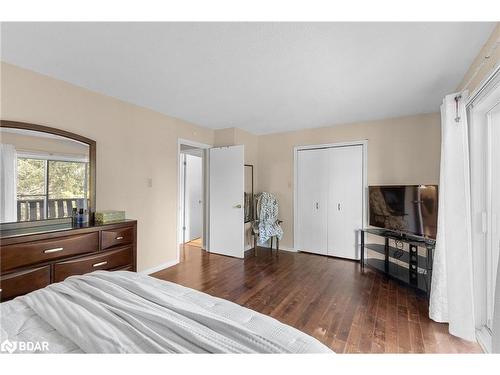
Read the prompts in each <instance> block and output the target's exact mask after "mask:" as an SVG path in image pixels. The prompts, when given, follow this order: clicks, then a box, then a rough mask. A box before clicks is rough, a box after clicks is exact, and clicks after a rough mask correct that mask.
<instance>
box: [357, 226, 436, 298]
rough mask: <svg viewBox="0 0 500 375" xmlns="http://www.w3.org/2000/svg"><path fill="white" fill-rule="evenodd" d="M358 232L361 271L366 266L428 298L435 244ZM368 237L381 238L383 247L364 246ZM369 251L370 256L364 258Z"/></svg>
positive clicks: (421, 239) (406, 236) (396, 235)
mask: <svg viewBox="0 0 500 375" xmlns="http://www.w3.org/2000/svg"><path fill="white" fill-rule="evenodd" d="M360 232H361V260H360V263H361V269H362V270H364V268H365V265H367V266H368V267H370V268H372V269H375V270H377V271H379V272H382V273H384V274H386V275H388V276H389V277H391V278H394V279H396V280H399V281H400V282H403V283H404V284H407V285H409V286H411V287H414V288H416V289H418V290H420V291H422V292H425V293H426V295H427V297H429V295H430V284H431V283H430V282H431V277H432V259H433V255H434V248H435V246H436V241H435V240H433V239H429V238H424V237H419V236H415V235H410V234H404V233H397V232H393V231H390V230H386V229H375V228H368V229H363V230H361V231H360ZM367 234H368V235H373V236H378V237H382V238H384V243H383V244H380V243H366V235H367ZM419 250H420V251H419ZM368 251H370V252H371V253H372V255H373V256H371V257H367V255H368Z"/></svg>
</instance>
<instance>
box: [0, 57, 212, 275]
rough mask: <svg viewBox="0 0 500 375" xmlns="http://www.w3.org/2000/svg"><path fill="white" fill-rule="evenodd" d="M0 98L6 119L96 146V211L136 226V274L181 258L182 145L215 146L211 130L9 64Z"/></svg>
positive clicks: (3, 66) (3, 71)
mask: <svg viewBox="0 0 500 375" xmlns="http://www.w3.org/2000/svg"><path fill="white" fill-rule="evenodd" d="M0 93H1V97H0V104H1V108H0V110H1V113H0V115H1V118H2V119H5V120H14V121H25V122H33V123H37V124H41V125H47V126H52V127H56V128H60V129H64V130H68V131H70V132H74V133H78V134H81V135H83V136H85V137H88V138H91V139H94V140H96V141H97V208H98V209H123V210H126V211H127V217H129V218H134V219H137V220H138V269H139V271H141V270H145V269H148V268H150V267H155V266H159V265H161V264H163V263H166V262H169V261H173V260H175V259H176V256H177V246H176V226H177V218H176V215H177V209H176V207H177V190H178V186H177V173H178V163H177V139H178V138H179V137H180V138H185V139H190V140H193V141H198V142H202V143H207V144H212V143H213V140H214V132H213V130H210V129H204V128H201V127H197V126H194V125H191V124H189V123H186V122H184V121H181V120H177V119H174V118H171V117H168V116H165V115H162V114H160V113H157V112H154V111H151V110H148V109H145V108H142V107H139V106H136V105H132V104H129V103H125V102H123V101H120V100H117V99H113V98H110V97H107V96H104V95H100V94H97V93H94V92H91V91H88V90H85V89H82V88H79V87H76V86H74V85H71V84H68V83H65V82H62V81H59V80H55V79H52V78H49V77H46V76H43V75H40V74H37V73H34V72H31V71H28V70H24V69H21V68H18V67H15V66H13V65H9V64H5V63H2V64H1V92H0ZM148 178H152V179H153V187H152V188H148V185H147V180H148Z"/></svg>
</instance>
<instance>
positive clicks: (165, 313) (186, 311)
mask: <svg viewBox="0 0 500 375" xmlns="http://www.w3.org/2000/svg"><path fill="white" fill-rule="evenodd" d="M0 322H1V324H0V343H3V342H5V340H7V339H8V340H9V342H11V343H12V342H15V343H19V342H48V352H50V353H80V352H84V353H332V351H331V350H330V349H328V348H327V347H326V346H324V345H323V344H321V343H320V342H319V341H317V340H316V339H314V338H312V337H311V336H308V335H306V334H305V333H303V332H300V331H298V330H296V329H295V328H292V327H290V326H287V325H285V324H283V323H280V322H279V321H277V320H275V319H273V318H271V317H269V316H266V315H263V314H260V313H257V312H255V311H252V310H249V309H247V308H244V307H241V306H239V305H237V304H234V303H232V302H229V301H226V300H223V299H220V298H215V297H212V296H209V295H208V294H205V293H202V292H198V291H195V290H193V289H189V288H186V287H183V286H180V285H178V284H174V283H170V282H166V281H162V280H158V279H155V278H152V277H149V276H144V275H140V274H137V273H133V272H126V271H119V272H106V271H97V272H93V273H91V274H87V275H82V276H72V277H70V278H68V279H66V280H65V281H64V282H62V283H57V284H52V285H49V286H48V287H46V288H43V289H40V290H37V291H34V292H32V293H29V294H27V295H25V296H22V297H18V298H16V299H14V300H13V301H9V302H4V303H2V304H0ZM11 348H12V345H11ZM17 349H18V350H17V351H20V350H19V345H17ZM24 349H26V348H24ZM42 349H43V348H42ZM33 351H40V346H39V347H35V348H34V349H33Z"/></svg>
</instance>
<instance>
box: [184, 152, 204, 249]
mask: <svg viewBox="0 0 500 375" xmlns="http://www.w3.org/2000/svg"><path fill="white" fill-rule="evenodd" d="M202 161H203V160H202V158H201V157H199V156H194V155H189V154H187V155H186V166H185V168H186V169H185V170H186V180H185V181H186V185H185V190H186V193H185V199H186V200H185V202H186V217H185V227H186V230H185V240H184V241H185V242H189V241H192V240H195V239H197V238H200V237H201V233H202V226H203V201H202V196H203V165H202Z"/></svg>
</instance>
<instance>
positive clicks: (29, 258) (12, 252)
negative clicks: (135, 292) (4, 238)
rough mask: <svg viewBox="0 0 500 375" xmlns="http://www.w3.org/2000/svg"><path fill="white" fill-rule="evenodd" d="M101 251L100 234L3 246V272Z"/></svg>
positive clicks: (0, 252) (0, 251) (0, 253)
mask: <svg viewBox="0 0 500 375" xmlns="http://www.w3.org/2000/svg"><path fill="white" fill-rule="evenodd" d="M98 250H99V233H98V232H93V233H86V234H76V235H73V236H67V237H59V238H56V239H52V240H42V241H34V242H27V243H20V244H15V245H6V246H2V248H1V250H0V257H1V270H2V272H3V271H6V270H10V269H13V268H17V267H22V266H26V265H31V264H36V263H41V262H46V261H50V260H53V259H59V258H63V257H68V256H73V255H78V254H85V253H91V252H94V251H98Z"/></svg>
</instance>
